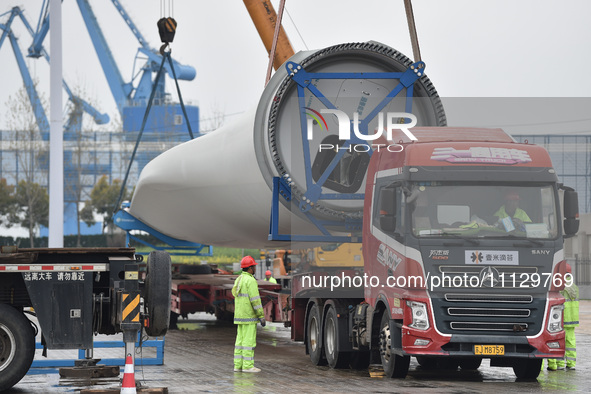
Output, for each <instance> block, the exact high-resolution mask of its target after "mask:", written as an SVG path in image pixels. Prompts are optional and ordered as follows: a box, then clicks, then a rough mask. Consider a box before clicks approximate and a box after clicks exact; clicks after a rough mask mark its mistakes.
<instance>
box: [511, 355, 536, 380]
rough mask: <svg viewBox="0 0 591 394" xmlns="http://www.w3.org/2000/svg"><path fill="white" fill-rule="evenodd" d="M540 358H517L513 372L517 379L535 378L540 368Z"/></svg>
mask: <svg viewBox="0 0 591 394" xmlns="http://www.w3.org/2000/svg"><path fill="white" fill-rule="evenodd" d="M542 361H543V360H542V359H541V358H540V359H527V360H517V361H516V364H515V365H513V372H514V373H515V376H517V378H518V379H526V380H535V379H537V377H538V375H539V374H540V369H541V368H542Z"/></svg>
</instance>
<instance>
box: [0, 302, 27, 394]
mask: <svg viewBox="0 0 591 394" xmlns="http://www.w3.org/2000/svg"><path fill="white" fill-rule="evenodd" d="M34 356H35V332H34V331H33V327H32V326H31V322H30V321H29V319H27V318H26V317H25V315H23V314H22V313H21V312H19V311H18V310H16V309H15V308H13V307H11V306H9V305H4V304H0V392H3V391H4V390H8V389H9V388H11V387H12V386H14V385H15V384H17V383H18V382H19V381H20V380H21V379H22V378H23V376H25V375H26V373H27V371H28V370H29V368H30V367H31V363H32V362H33V357H34Z"/></svg>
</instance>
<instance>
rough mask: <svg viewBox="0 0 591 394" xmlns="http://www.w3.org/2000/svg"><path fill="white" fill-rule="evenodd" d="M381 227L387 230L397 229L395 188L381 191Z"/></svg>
mask: <svg viewBox="0 0 591 394" xmlns="http://www.w3.org/2000/svg"><path fill="white" fill-rule="evenodd" d="M380 228H381V229H382V230H383V231H386V232H389V233H391V232H394V230H396V193H395V192H394V189H389V188H388V189H382V191H381V192H380Z"/></svg>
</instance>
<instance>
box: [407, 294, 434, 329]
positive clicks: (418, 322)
mask: <svg viewBox="0 0 591 394" xmlns="http://www.w3.org/2000/svg"><path fill="white" fill-rule="evenodd" d="M406 305H407V306H408V307H409V308H410V309H411V311H412V323H410V324H409V325H408V326H409V327H412V328H416V329H418V330H427V329H429V317H428V316H427V304H425V303H423V302H417V301H406Z"/></svg>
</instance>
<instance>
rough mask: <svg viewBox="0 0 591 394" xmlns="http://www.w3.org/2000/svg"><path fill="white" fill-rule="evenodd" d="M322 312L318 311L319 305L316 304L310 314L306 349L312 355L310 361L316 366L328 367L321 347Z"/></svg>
mask: <svg viewBox="0 0 591 394" xmlns="http://www.w3.org/2000/svg"><path fill="white" fill-rule="evenodd" d="M320 327H321V320H320V312H319V311H318V305H316V304H314V306H312V308H311V309H310V313H309V314H308V324H307V327H306V347H307V348H308V352H309V353H310V360H311V361H312V364H314V365H326V359H325V358H324V354H323V353H324V352H323V350H324V349H322V346H321V341H320V338H321V335H322V330H321V329H320Z"/></svg>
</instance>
